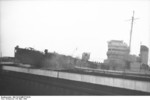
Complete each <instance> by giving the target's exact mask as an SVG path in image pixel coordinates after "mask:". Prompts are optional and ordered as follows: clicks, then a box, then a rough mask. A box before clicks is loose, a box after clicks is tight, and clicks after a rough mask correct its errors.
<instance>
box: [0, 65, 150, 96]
mask: <svg viewBox="0 0 150 100" xmlns="http://www.w3.org/2000/svg"><path fill="white" fill-rule="evenodd" d="M2 69H3V70H6V71H15V72H22V73H28V74H34V75H41V76H47V77H55V78H60V79H66V80H73V81H80V82H86V83H92V84H99V85H106V86H112V87H118V88H125V89H131V90H137V91H143V92H148V93H150V82H149V81H138V80H129V79H122V78H116V77H104V76H94V75H86V74H78V73H69V72H60V71H51V70H42V69H30V68H20V67H12V66H3V68H2Z"/></svg>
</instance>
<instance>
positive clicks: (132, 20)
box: [129, 11, 134, 53]
mask: <svg viewBox="0 0 150 100" xmlns="http://www.w3.org/2000/svg"><path fill="white" fill-rule="evenodd" d="M133 22H134V11H133V16H132V19H131V30H130V40H129V53H130V52H131V42H132V30H133Z"/></svg>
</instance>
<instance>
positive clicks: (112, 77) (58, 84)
mask: <svg viewBox="0 0 150 100" xmlns="http://www.w3.org/2000/svg"><path fill="white" fill-rule="evenodd" d="M0 95H150V77H149V76H148V75H147V76H142V77H139V76H135V75H134V76H128V75H118V74H110V73H109V74H108V73H93V72H90V71H85V72H83V71H79V70H78V71H77V70H76V71H75V70H74V71H73V70H64V71H58V70H46V69H35V68H29V67H20V66H14V65H3V64H1V66H0Z"/></svg>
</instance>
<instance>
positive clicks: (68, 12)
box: [0, 0, 150, 62]
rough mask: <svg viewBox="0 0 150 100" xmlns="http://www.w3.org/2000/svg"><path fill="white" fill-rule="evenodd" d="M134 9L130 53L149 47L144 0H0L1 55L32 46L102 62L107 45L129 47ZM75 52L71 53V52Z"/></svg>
mask: <svg viewBox="0 0 150 100" xmlns="http://www.w3.org/2000/svg"><path fill="white" fill-rule="evenodd" d="M133 10H134V11H135V18H139V19H138V20H135V23H134V26H133V38H132V47H131V53H132V54H135V55H138V54H139V50H140V42H141V43H142V44H143V45H146V46H148V47H149V48H150V11H149V10H150V1H149V0H21V1H19V0H11V1H10V0H6V1H5V0H1V1H0V15H1V16H0V20H1V22H0V23H1V26H0V28H1V29H0V30H1V32H0V39H1V42H0V43H1V44H0V45H1V49H2V50H1V51H2V56H14V47H15V46H16V45H19V46H20V47H22V48H25V47H33V48H35V49H37V50H40V51H44V49H48V50H49V51H50V52H53V51H55V52H58V53H61V54H65V55H73V56H79V57H81V54H82V52H90V53H91V58H90V59H91V60H94V61H100V62H103V60H104V59H106V58H107V56H106V52H107V49H108V48H107V41H110V40H123V41H124V42H126V43H127V44H129V33H130V27H131V20H129V19H131V17H132V13H133ZM76 48H77V50H76V51H75V49H76Z"/></svg>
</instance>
